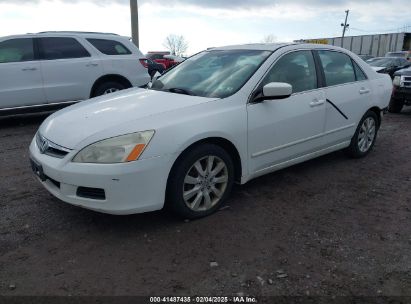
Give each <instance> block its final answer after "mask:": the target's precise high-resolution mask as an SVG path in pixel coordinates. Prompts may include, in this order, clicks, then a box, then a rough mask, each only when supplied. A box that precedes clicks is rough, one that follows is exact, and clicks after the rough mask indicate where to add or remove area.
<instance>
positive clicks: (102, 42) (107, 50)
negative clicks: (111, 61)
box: [87, 39, 131, 55]
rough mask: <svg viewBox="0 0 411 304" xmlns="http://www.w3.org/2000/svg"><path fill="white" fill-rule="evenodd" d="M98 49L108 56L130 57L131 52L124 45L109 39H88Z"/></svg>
mask: <svg viewBox="0 0 411 304" xmlns="http://www.w3.org/2000/svg"><path fill="white" fill-rule="evenodd" d="M87 41H88V42H90V43H91V44H92V45H93V46H94V47H95V48H96V49H98V50H99V51H100V52H102V53H103V54H106V55H130V54H131V52H130V50H129V49H127V48H126V47H125V46H124V45H123V44H122V43H120V42H118V41H114V40H108V39H87Z"/></svg>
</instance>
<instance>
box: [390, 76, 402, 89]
mask: <svg viewBox="0 0 411 304" xmlns="http://www.w3.org/2000/svg"><path fill="white" fill-rule="evenodd" d="M392 84H393V85H395V86H397V87H399V86H401V76H395V77H394V80H393V81H392Z"/></svg>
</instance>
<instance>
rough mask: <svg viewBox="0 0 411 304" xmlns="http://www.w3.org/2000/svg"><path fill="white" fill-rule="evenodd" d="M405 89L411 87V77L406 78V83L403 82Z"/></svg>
mask: <svg viewBox="0 0 411 304" xmlns="http://www.w3.org/2000/svg"><path fill="white" fill-rule="evenodd" d="M403 84H404V87H407V88H409V87H411V77H408V76H407V77H404V81H403Z"/></svg>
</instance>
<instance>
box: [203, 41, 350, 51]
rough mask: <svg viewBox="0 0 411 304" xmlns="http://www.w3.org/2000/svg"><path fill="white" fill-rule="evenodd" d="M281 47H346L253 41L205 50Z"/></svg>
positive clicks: (273, 48) (338, 48)
mask: <svg viewBox="0 0 411 304" xmlns="http://www.w3.org/2000/svg"><path fill="white" fill-rule="evenodd" d="M283 47H290V48H292V47H295V48H296V49H297V48H304V49H334V50H343V51H344V52H346V51H347V50H346V49H343V48H340V47H337V46H333V45H329V44H312V43H299V42H285V43H253V44H239V45H229V46H223V47H213V48H208V49H207V50H217V51H223V50H224V51H228V50H258V51H271V52H274V51H276V50H278V49H279V48H283Z"/></svg>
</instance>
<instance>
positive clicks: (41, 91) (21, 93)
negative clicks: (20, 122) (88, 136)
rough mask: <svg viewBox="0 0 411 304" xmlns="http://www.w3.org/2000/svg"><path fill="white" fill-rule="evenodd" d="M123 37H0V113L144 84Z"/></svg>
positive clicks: (136, 56)
mask: <svg viewBox="0 0 411 304" xmlns="http://www.w3.org/2000/svg"><path fill="white" fill-rule="evenodd" d="M143 59H144V56H143V54H142V53H141V52H140V50H139V49H138V48H137V47H136V46H135V45H134V44H133V43H132V42H130V41H129V39H128V38H127V37H121V36H118V35H115V34H104V33H85V32H43V33H38V34H27V35H18V36H9V37H3V38H0V79H1V81H0V115H1V114H8V113H17V112H24V111H28V110H30V111H33V110H45V109H51V108H55V107H61V106H62V105H67V104H70V103H74V102H77V101H81V100H85V99H89V98H91V97H95V96H99V95H104V94H108V93H111V92H115V91H118V90H122V89H126V88H130V87H133V86H137V87H138V86H143V85H145V84H147V83H148V82H149V81H150V76H149V75H148V73H147V69H146V68H145V67H144V66H143Z"/></svg>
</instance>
